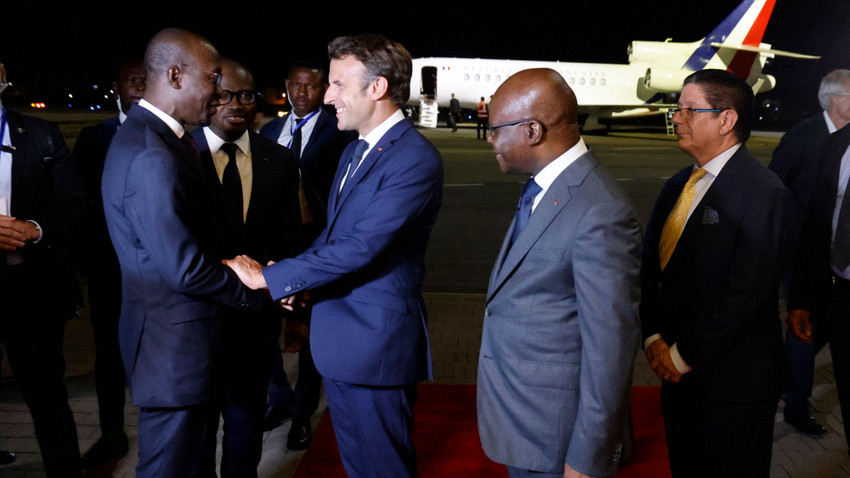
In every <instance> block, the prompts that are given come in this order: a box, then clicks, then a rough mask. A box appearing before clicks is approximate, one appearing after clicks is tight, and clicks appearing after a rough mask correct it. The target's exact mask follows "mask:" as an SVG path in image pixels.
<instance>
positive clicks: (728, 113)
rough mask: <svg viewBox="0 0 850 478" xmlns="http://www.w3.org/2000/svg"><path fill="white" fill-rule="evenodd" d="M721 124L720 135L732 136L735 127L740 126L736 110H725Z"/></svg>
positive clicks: (721, 115)
mask: <svg viewBox="0 0 850 478" xmlns="http://www.w3.org/2000/svg"><path fill="white" fill-rule="evenodd" d="M720 117H721V120H722V121H721V122H720V134H722V135H724V136H726V135H727V134H730V133H732V132H733V130H734V129H735V125H736V124H738V112H737V111H735V110H724V111H722V112H721V113H720Z"/></svg>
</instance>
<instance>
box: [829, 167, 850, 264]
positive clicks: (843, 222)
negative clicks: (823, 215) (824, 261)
mask: <svg viewBox="0 0 850 478" xmlns="http://www.w3.org/2000/svg"><path fill="white" fill-rule="evenodd" d="M847 186H850V184H848V185H847ZM848 203H850V187H848V188H847V189H845V190H844V199H843V200H842V201H841V210H840V211H838V223H837V224H836V225H835V239H834V240H833V241H832V256H831V259H832V266H833V267H834V268H835V269H836V270H838V271H843V270H844V269H846V268H847V266H848V265H850V204H848Z"/></svg>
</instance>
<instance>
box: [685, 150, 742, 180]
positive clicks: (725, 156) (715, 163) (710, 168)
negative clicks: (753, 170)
mask: <svg viewBox="0 0 850 478" xmlns="http://www.w3.org/2000/svg"><path fill="white" fill-rule="evenodd" d="M739 149H741V143H738V144H736V145H735V146H732V147H731V148H729V149H727V150H726V151H724V152H722V153H720V154H718V155H717V156H715V157H714V158H713V159H712V160H711V161H709V162H708V163H706V164H705V166H703V167H702V169H704V170H705V172H706V173H708V174H711V175H712V176H714V177H717V175H719V174H720V170H721V169H723V166H726V163H728V162H729V159H730V158H731V157H732V156H734V155H735V153H737V152H738V150H739ZM694 167H697V166H694Z"/></svg>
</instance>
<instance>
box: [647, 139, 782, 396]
mask: <svg viewBox="0 0 850 478" xmlns="http://www.w3.org/2000/svg"><path fill="white" fill-rule="evenodd" d="M691 169H692V168H691V167H690V166H689V167H687V168H685V169H683V170H682V171H681V172H679V173H678V174H676V175H675V176H673V177H672V178H670V180H668V181H667V182H666V183H665V185H664V187H663V188H662V190H661V193H660V195H659V197H658V200H657V201H656V204H655V208H654V210H653V212H652V215H651V217H650V220H649V223H648V224H647V231H646V237H645V239H644V253H643V263H642V268H641V289H642V290H641V292H642V296H641V307H640V317H641V323H642V326H643V338H644V340H645V339H646V338H648V337H650V336H652V335H654V334H656V333H660V334H662V336H663V339H664V340H665V341H666V342H667V344H668V345H670V346H672V345H673V344H674V343H676V344H678V350H679V353H680V354H681V356H682V359H683V360H684V361H685V362H686V363H687V364H688V365H690V366H691V367H692V368H693V371H691V372H689V373H687V374H685V375H684V377H683V378H682V381H681V382H680V383H679V384H678V386H683V387H696V390H697V392H698V393H700V394H702V395H703V396H705V397H707V398H708V399H711V400H718V401H726V402H729V401H732V402H747V401H758V400H767V399H775V398H778V396H779V393H780V390H781V388H782V386H783V381H784V377H785V372H786V370H787V367H786V365H787V364H786V360H785V354H784V350H783V345H782V331H781V324H780V321H779V310H778V304H779V298H778V291H779V283H780V280H781V278H782V276H783V274H784V273H785V272H786V271H787V269H788V265H789V262H790V259H791V256H792V255H793V247H794V237H795V232H794V231H795V228H796V227H797V226H796V215H795V206H794V203H793V198H792V197H791V194H790V193H789V192H788V190H787V189H786V188H785V187H784V186H783V185H782V183H781V182H780V181H779V179H778V178H777V177H776V175H775V174H773V173H771V172H770V171H768V170H767V169H766V168H764V167H763V166H761V165H760V164H759V163H758V161H757V160H756V159H755V158H754V157H753V156H752V154H750V152H749V151H748V150H747V148H746V146H741V148H740V149H739V150H738V151H737V152H736V153H735V154H734V155H733V156H732V157H731V158H730V159H729V161H728V162H727V163H726V165H725V166H724V167H723V169H722V170H721V172H720V174H719V175H718V176H717V178H715V180H714V182H713V183H712V185H711V187H710V188H709V189H708V191H707V192H706V194H705V196H704V197H703V198H702V200H701V201H700V202H699V204H698V205H697V206H696V208H695V210H694V212H693V214H692V215H691V217H690V218H689V219H688V222H687V223H686V224H685V227H684V230H683V231H682V235H681V237H680V239H679V242H678V243H677V245H676V249H675V250H674V251H673V254H672V256H671V258H670V261H669V262H668V264H667V267H666V268H665V269H664V271H663V272H662V271H661V267H660V265H659V262H660V259H659V253H658V245H659V242H660V238H661V229H662V228H663V226H664V222H665V221H666V220H667V216H669V214H670V211H671V210H672V209H673V205H674V204H675V202H676V199H677V198H678V197H679V194H680V193H681V191H682V188H683V187H684V184H685V182H686V181H687V179H688V176H689V175H690V172H691ZM673 386H677V385H673Z"/></svg>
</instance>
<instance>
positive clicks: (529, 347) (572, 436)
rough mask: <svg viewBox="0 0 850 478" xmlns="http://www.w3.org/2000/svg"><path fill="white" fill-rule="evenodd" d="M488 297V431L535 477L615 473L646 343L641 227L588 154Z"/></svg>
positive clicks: (482, 419) (484, 390)
mask: <svg viewBox="0 0 850 478" xmlns="http://www.w3.org/2000/svg"><path fill="white" fill-rule="evenodd" d="M513 228H514V224H513V223H512V224H511V226H510V229H509V230H508V233H507V235H506V237H505V242H504V243H503V245H502V250H501V252H500V253H499V257H498V259H497V260H496V265H495V267H494V269H493V273H492V275H491V277H490V285H489V287H488V292H487V307H486V311H485V316H484V331H483V335H482V340H481V351H480V356H479V361H478V429H479V435H480V437H481V443H482V445H483V447H484V451H485V452H486V453H487V455H488V456H489V457H490V458H491V459H493V460H494V461H497V462H499V463H505V464H507V465H510V466H515V467H519V468H523V469H530V470H537V471H546V472H550V473H563V470H564V463H565V462H566V463H569V464H570V466H571V467H573V468H575V469H576V470H578V471H581V472H583V473H586V474H589V475H592V476H609V475H613V474H614V473H615V469H616V466H617V462H618V459H619V456H620V453H621V452H622V447H623V445H622V439H623V437H624V430H626V426H627V421H628V414H629V405H628V403H629V402H628V397H629V393H630V385H631V374H632V367H633V364H634V359H635V353H636V351H637V347H638V338H639V334H640V325H639V322H638V315H637V307H638V306H637V301H638V298H639V290H638V271H639V268H640V240H641V237H640V227H639V225H638V222H637V220H636V219H635V216H634V214H633V212H632V209H631V207H630V206H629V204H628V203H627V201H626V199H625V196H624V195H623V193H622V191H621V190H620V188H619V186H617V185H616V183H615V182H614V181H613V180H612V179H611V178H610V177H609V176H608V173H607V172H606V171H605V170H604V168H603V167H602V166H601V165H600V164H599V162H598V161H597V160H596V158H595V157H594V155H593V153H592V152H588V153H586V154H584V155H583V156H581V157H580V158H578V159H577V160H576V161H575V162H574V163H573V164H571V165H570V166H568V167H567V168H566V169H565V170H564V171H563V172H562V173H561V174H560V175H559V176H558V178H557V179H556V180H555V182H554V183H553V184H552V185H551V186H550V188H549V189H548V190H547V191H546V193H545V195H544V196H543V198H542V199H541V200H540V202H539V205H538V206H537V208H536V209H535V210H534V213H533V214H532V215H531V217H530V218H529V221H528V224H527V225H526V227H525V229H524V230H523V231H522V233H521V234H520V236H519V237H518V238H517V241H516V243H515V244H514V245H513V246H509V241H510V237H511V234H512V233H513Z"/></svg>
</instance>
